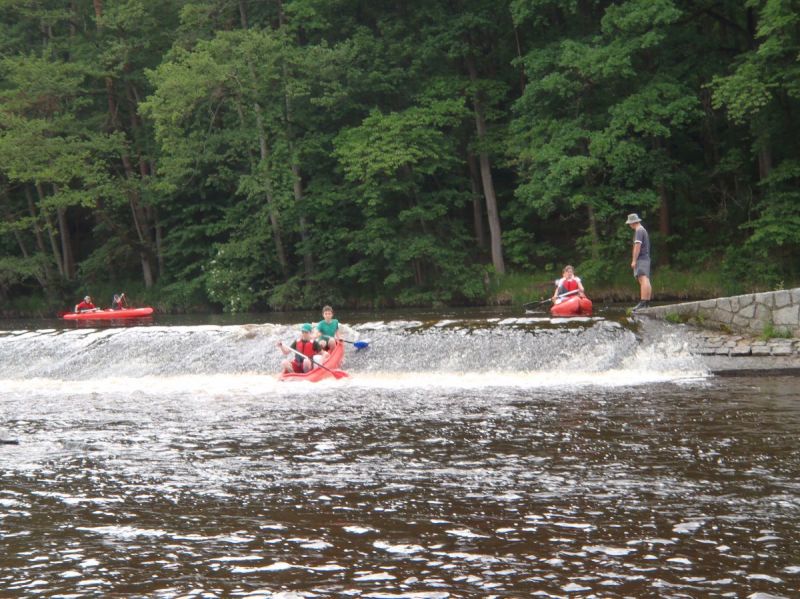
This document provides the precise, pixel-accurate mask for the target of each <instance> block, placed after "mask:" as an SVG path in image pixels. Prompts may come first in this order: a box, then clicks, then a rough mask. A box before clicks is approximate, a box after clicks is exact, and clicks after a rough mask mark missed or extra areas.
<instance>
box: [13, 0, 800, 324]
mask: <svg viewBox="0 0 800 599" xmlns="http://www.w3.org/2000/svg"><path fill="white" fill-rule="evenodd" d="M798 15H800V5H798V1H797V0H746V1H744V2H741V1H735V0H720V1H717V2H700V3H698V2H696V1H694V0H692V1H690V0H616V1H610V0H598V1H592V2H578V1H572V0H569V1H561V0H499V1H498V0H446V1H445V0H433V1H429V0H428V1H423V0H409V1H404V2H395V1H392V2H390V1H388V0H372V1H366V0H264V1H262V0H118V1H115V2H108V1H106V2H103V1H102V0H72V1H71V2H60V1H57V0H37V1H36V2H30V1H29V0H2V1H0V301H2V302H4V303H5V302H7V301H8V302H10V301H12V300H13V299H14V298H17V297H21V296H29V295H33V296H35V295H40V296H43V297H46V298H48V299H49V301H50V302H51V304H52V305H53V306H55V305H60V306H65V305H69V304H71V303H73V300H74V295H75V294H78V295H80V294H82V293H84V292H91V293H95V294H96V293H97V292H96V289H98V288H99V289H100V290H102V292H103V293H105V291H107V290H108V289H109V288H111V287H112V286H117V287H119V286H121V285H125V286H129V285H133V288H134V289H137V288H138V289H140V290H142V293H149V294H151V295H150V296H149V297H155V294H156V293H157V294H159V295H160V297H161V298H162V302H163V305H162V307H167V308H170V307H171V308H174V309H181V308H186V309H189V308H193V307H199V306H213V307H217V308H220V309H223V310H226V311H245V310H254V309H265V308H278V307H282V308H284V307H288V308H300V307H303V308H305V307H312V306H317V307H318V305H319V304H320V303H324V302H335V303H337V304H350V305H392V304H401V305H418V304H441V303H445V304H446V303H463V302H481V301H483V299H484V297H485V294H486V293H487V289H489V287H490V285H489V283H490V282H491V278H492V277H493V276H498V275H501V274H502V273H504V272H512V273H517V274H518V273H524V272H526V271H530V270H538V269H558V268H559V267H560V265H561V264H563V263H566V262H570V263H574V264H577V265H579V267H580V268H581V271H582V275H583V277H584V279H588V280H589V281H590V282H591V283H595V282H602V281H603V280H604V279H608V280H610V279H612V278H614V276H615V274H616V273H618V272H619V271H625V270H626V269H627V255H628V252H629V244H630V231H629V230H628V229H627V228H626V227H625V226H624V225H623V222H624V217H625V215H626V214H627V213H628V212H638V213H639V214H641V215H642V216H643V217H644V219H645V223H646V226H647V227H648V229H649V230H650V232H651V234H652V237H653V242H654V254H655V258H656V261H657V263H658V264H659V265H660V266H665V265H671V266H674V267H677V268H696V267H698V265H699V266H700V267H703V266H704V265H707V266H708V267H714V266H716V265H718V264H720V262H721V263H722V267H723V269H724V271H725V272H726V273H727V275H728V277H729V281H730V286H731V287H732V288H736V287H737V286H738V287H742V288H744V287H748V286H751V285H761V286H765V285H776V284H779V283H780V282H781V281H787V280H795V279H797V277H798V276H800V272H798V270H799V269H798V261H797V259H796V256H797V254H798V249H800V195H799V194H800V192H798V189H800V186H799V185H798V183H800V160H798V158H797V157H798V155H800V152H799V150H800V148H799V147H798V144H800V141H798V140H800V135H798V133H800V132H798V123H797V119H796V116H795V115H796V114H798V109H800V106H798V101H799V100H800V64H799V61H800V33H799V32H800V27H799V25H800V22H799V21H800V16H798ZM656 277H657V273H656ZM147 289H149V290H150V291H147V292H145V291H144V290H147ZM128 291H130V287H129V288H128ZM129 295H130V293H129Z"/></svg>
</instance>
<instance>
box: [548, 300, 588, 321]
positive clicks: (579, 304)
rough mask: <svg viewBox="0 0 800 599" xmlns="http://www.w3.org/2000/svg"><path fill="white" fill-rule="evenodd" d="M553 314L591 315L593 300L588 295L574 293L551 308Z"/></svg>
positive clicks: (561, 315)
mask: <svg viewBox="0 0 800 599" xmlns="http://www.w3.org/2000/svg"><path fill="white" fill-rule="evenodd" d="M550 315H551V316H558V317H564V316H591V315H592V300H590V299H589V298H588V297H580V296H577V295H573V296H572V297H568V298H565V299H564V300H563V301H561V303H558V304H554V305H553V307H552V308H550Z"/></svg>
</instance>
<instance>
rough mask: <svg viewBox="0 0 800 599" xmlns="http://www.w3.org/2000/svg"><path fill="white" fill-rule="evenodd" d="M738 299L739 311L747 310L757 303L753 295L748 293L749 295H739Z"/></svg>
mask: <svg viewBox="0 0 800 599" xmlns="http://www.w3.org/2000/svg"><path fill="white" fill-rule="evenodd" d="M736 299H737V300H739V310H741V309H742V308H746V307H747V306H749V305H750V304H752V303H753V302H754V301H755V299H754V298H753V294H752V293H748V294H747V295H737V296H736Z"/></svg>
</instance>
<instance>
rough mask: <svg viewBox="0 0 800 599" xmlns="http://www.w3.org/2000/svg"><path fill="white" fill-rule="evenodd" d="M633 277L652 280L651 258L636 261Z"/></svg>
mask: <svg viewBox="0 0 800 599" xmlns="http://www.w3.org/2000/svg"><path fill="white" fill-rule="evenodd" d="M633 276H634V277H636V278H637V279H638V278H639V277H647V278H650V258H642V259H641V260H637V261H636V268H634V269H633Z"/></svg>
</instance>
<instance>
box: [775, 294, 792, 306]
mask: <svg viewBox="0 0 800 599" xmlns="http://www.w3.org/2000/svg"><path fill="white" fill-rule="evenodd" d="M774 301H775V307H776V308H783V307H784V306H788V305H790V304H791V303H792V294H791V293H790V292H789V291H786V290H783V291H776V292H775V298H774Z"/></svg>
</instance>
